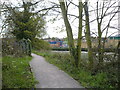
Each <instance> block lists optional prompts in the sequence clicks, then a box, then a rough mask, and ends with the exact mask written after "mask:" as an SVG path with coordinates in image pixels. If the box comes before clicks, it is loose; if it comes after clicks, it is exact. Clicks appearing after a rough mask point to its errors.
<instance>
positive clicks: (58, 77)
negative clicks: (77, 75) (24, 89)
mask: <svg viewBox="0 0 120 90" xmlns="http://www.w3.org/2000/svg"><path fill="white" fill-rule="evenodd" d="M32 56H33V59H32V61H31V62H30V66H31V69H32V72H33V73H34V76H35V78H36V80H37V81H38V82H39V83H38V84H36V88H80V89H81V88H82V89H83V87H82V86H81V85H80V84H79V83H78V82H77V81H76V80H74V79H73V78H72V77H70V76H69V75H68V74H66V73H65V72H64V71H62V70H60V69H59V68H57V67H56V66H54V65H52V64H50V63H48V62H46V61H45V59H44V58H43V57H42V56H39V55H36V54H32Z"/></svg>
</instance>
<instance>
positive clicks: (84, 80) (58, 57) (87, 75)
mask: <svg viewBox="0 0 120 90" xmlns="http://www.w3.org/2000/svg"><path fill="white" fill-rule="evenodd" d="M34 53H36V54H38V55H41V56H43V57H45V58H46V60H47V61H48V62H49V63H51V64H54V65H56V66H57V67H59V68H60V69H62V70H63V71H65V72H66V73H68V74H69V75H70V76H72V77H73V78H74V79H75V80H77V81H78V82H79V83H80V84H81V85H82V86H84V87H86V88H107V89H108V88H114V85H112V84H111V83H110V80H109V78H108V74H107V73H106V72H101V73H97V74H95V75H94V74H91V72H90V71H89V70H87V69H86V68H85V67H83V68H76V67H75V66H74V65H73V63H72V62H73V61H72V59H71V57H70V54H68V53H51V52H38V51H34ZM82 58H84V57H82ZM111 79H115V78H113V77H111Z"/></svg>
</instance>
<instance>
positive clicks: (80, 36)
mask: <svg viewBox="0 0 120 90" xmlns="http://www.w3.org/2000/svg"><path fill="white" fill-rule="evenodd" d="M82 12H83V5H82V1H81V2H79V29H78V42H77V54H78V56H77V57H78V66H79V65H80V66H81V62H82V59H81V41H82Z"/></svg>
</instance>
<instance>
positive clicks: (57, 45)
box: [49, 40, 63, 47]
mask: <svg viewBox="0 0 120 90" xmlns="http://www.w3.org/2000/svg"><path fill="white" fill-rule="evenodd" d="M49 43H50V46H51V47H62V44H63V41H53V40H51V41H49Z"/></svg>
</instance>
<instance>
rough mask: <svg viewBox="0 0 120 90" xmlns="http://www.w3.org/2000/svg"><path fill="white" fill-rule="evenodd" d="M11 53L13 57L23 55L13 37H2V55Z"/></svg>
mask: <svg viewBox="0 0 120 90" xmlns="http://www.w3.org/2000/svg"><path fill="white" fill-rule="evenodd" d="M8 55H12V56H15V57H19V56H23V55H24V54H23V51H22V48H21V47H20V46H19V44H18V43H17V41H16V39H14V38H4V39H2V56H8Z"/></svg>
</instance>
